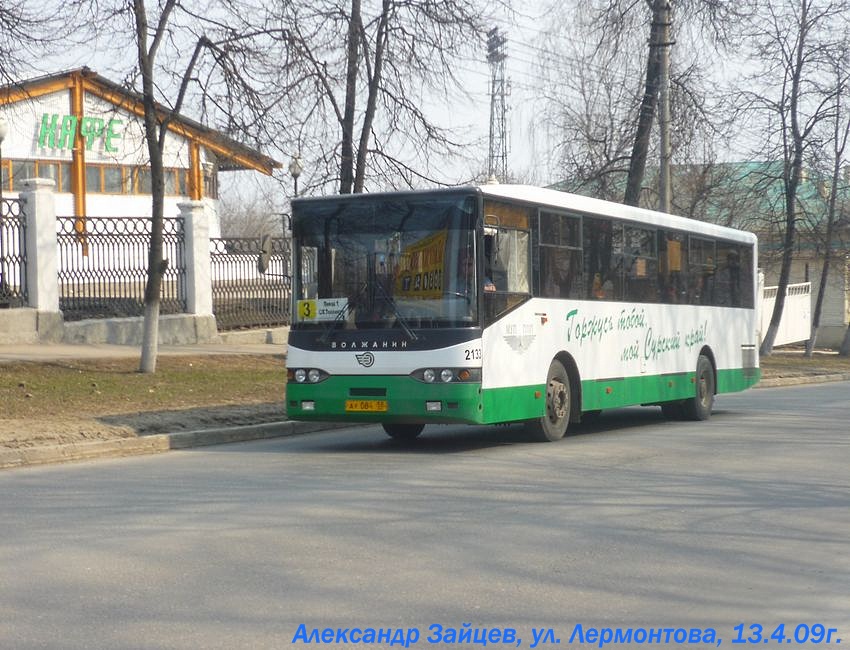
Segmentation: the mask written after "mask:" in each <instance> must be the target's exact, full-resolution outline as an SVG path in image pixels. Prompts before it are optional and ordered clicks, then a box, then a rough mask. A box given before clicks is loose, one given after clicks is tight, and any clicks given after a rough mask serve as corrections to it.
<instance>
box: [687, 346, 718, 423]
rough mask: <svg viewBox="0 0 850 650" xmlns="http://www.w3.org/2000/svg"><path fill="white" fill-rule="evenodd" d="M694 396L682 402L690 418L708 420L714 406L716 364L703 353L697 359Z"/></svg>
mask: <svg viewBox="0 0 850 650" xmlns="http://www.w3.org/2000/svg"><path fill="white" fill-rule="evenodd" d="M694 393H695V394H694V396H693V397H691V398H690V399H687V400H685V401H684V403H683V404H682V409H683V411H684V415H685V417H686V418H687V419H688V420H707V419H708V418H710V417H711V409H712V408H714V366H712V365H711V361H709V359H708V357H706V356H705V355H703V354H701V355H700V356H699V359H697V373H696V387H695V390H694Z"/></svg>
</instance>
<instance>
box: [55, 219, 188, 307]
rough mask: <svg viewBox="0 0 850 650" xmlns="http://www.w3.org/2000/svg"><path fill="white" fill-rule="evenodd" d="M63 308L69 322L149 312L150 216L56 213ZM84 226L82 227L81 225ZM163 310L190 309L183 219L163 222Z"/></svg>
mask: <svg viewBox="0 0 850 650" xmlns="http://www.w3.org/2000/svg"><path fill="white" fill-rule="evenodd" d="M57 219H58V222H59V233H58V235H57V239H58V243H59V262H58V267H59V309H60V310H61V311H62V312H63V314H64V317H65V320H66V321H76V320H82V319H84V318H114V317H122V316H141V315H143V314H144V303H145V283H146V282H147V268H148V251H149V248H150V236H151V223H150V219H149V218H147V217H87V218H86V219H85V221H78V220H77V219H76V218H75V217H57ZM77 224H79V226H84V227H80V229H79V230H78V229H77V228H78V226H77ZM162 240H163V241H162V245H163V258H164V259H167V260H168V267H167V268H166V271H165V273H164V275H163V279H162V293H161V294H160V313H161V314H179V313H182V312H184V311H185V310H186V261H185V254H184V250H185V248H184V245H185V240H184V232H183V219H182V218H179V217H178V218H176V219H165V220H164V221H163V236H162Z"/></svg>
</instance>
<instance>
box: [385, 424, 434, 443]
mask: <svg viewBox="0 0 850 650" xmlns="http://www.w3.org/2000/svg"><path fill="white" fill-rule="evenodd" d="M381 426H382V427H384V432H385V433H386V434H387V435H388V436H389V437H390V438H392V439H393V440H413V439H415V438H416V437H417V436H419V434H420V433H422V429H424V428H425V425H424V424H398V423H396V422H384V424H382V425H381Z"/></svg>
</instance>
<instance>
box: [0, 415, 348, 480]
mask: <svg viewBox="0 0 850 650" xmlns="http://www.w3.org/2000/svg"><path fill="white" fill-rule="evenodd" d="M350 426H351V425H350V424H346V423H329V422H292V421H290V420H285V421H281V422H267V423H264V424H249V425H245V426H238V427H221V428H215V429H203V430H200V431H180V432H178V433H160V434H154V435H149V436H138V437H135V438H117V439H115V440H96V441H92V442H81V443H68V444H64V445H43V446H39V447H22V448H19V449H8V450H1V451H0V469H12V468H15V467H28V466H32V465H47V464H56V463H69V462H75V461H82V460H95V459H99V458H121V457H123V456H140V455H143V454H159V453H163V452H166V451H171V450H172V449H190V448H192V447H206V446H210V445H221V444H226V443H233V442H247V441H249V440H264V439H268V438H282V437H286V436H295V435H301V434H304V433H312V432H315V431H325V430H328V429H338V428H341V427H350Z"/></svg>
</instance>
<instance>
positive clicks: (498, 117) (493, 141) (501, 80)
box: [487, 27, 508, 183]
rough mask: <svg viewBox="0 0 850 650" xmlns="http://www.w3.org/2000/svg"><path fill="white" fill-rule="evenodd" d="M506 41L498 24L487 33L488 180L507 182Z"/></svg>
mask: <svg viewBox="0 0 850 650" xmlns="http://www.w3.org/2000/svg"><path fill="white" fill-rule="evenodd" d="M507 40H508V39H507V37H505V36H503V35H502V34H501V32H500V31H499V28H498V27H494V28H493V29H491V30H490V31H489V32H487V63H489V64H490V156H489V158H488V161H487V179H488V181H491V182H501V183H504V182H506V181H507V176H508V133H507V130H508V126H507V111H508V109H507V100H506V96H507V84H506V82H505V59H507V58H508V55H507V53H506V51H505V45H506V43H507Z"/></svg>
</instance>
